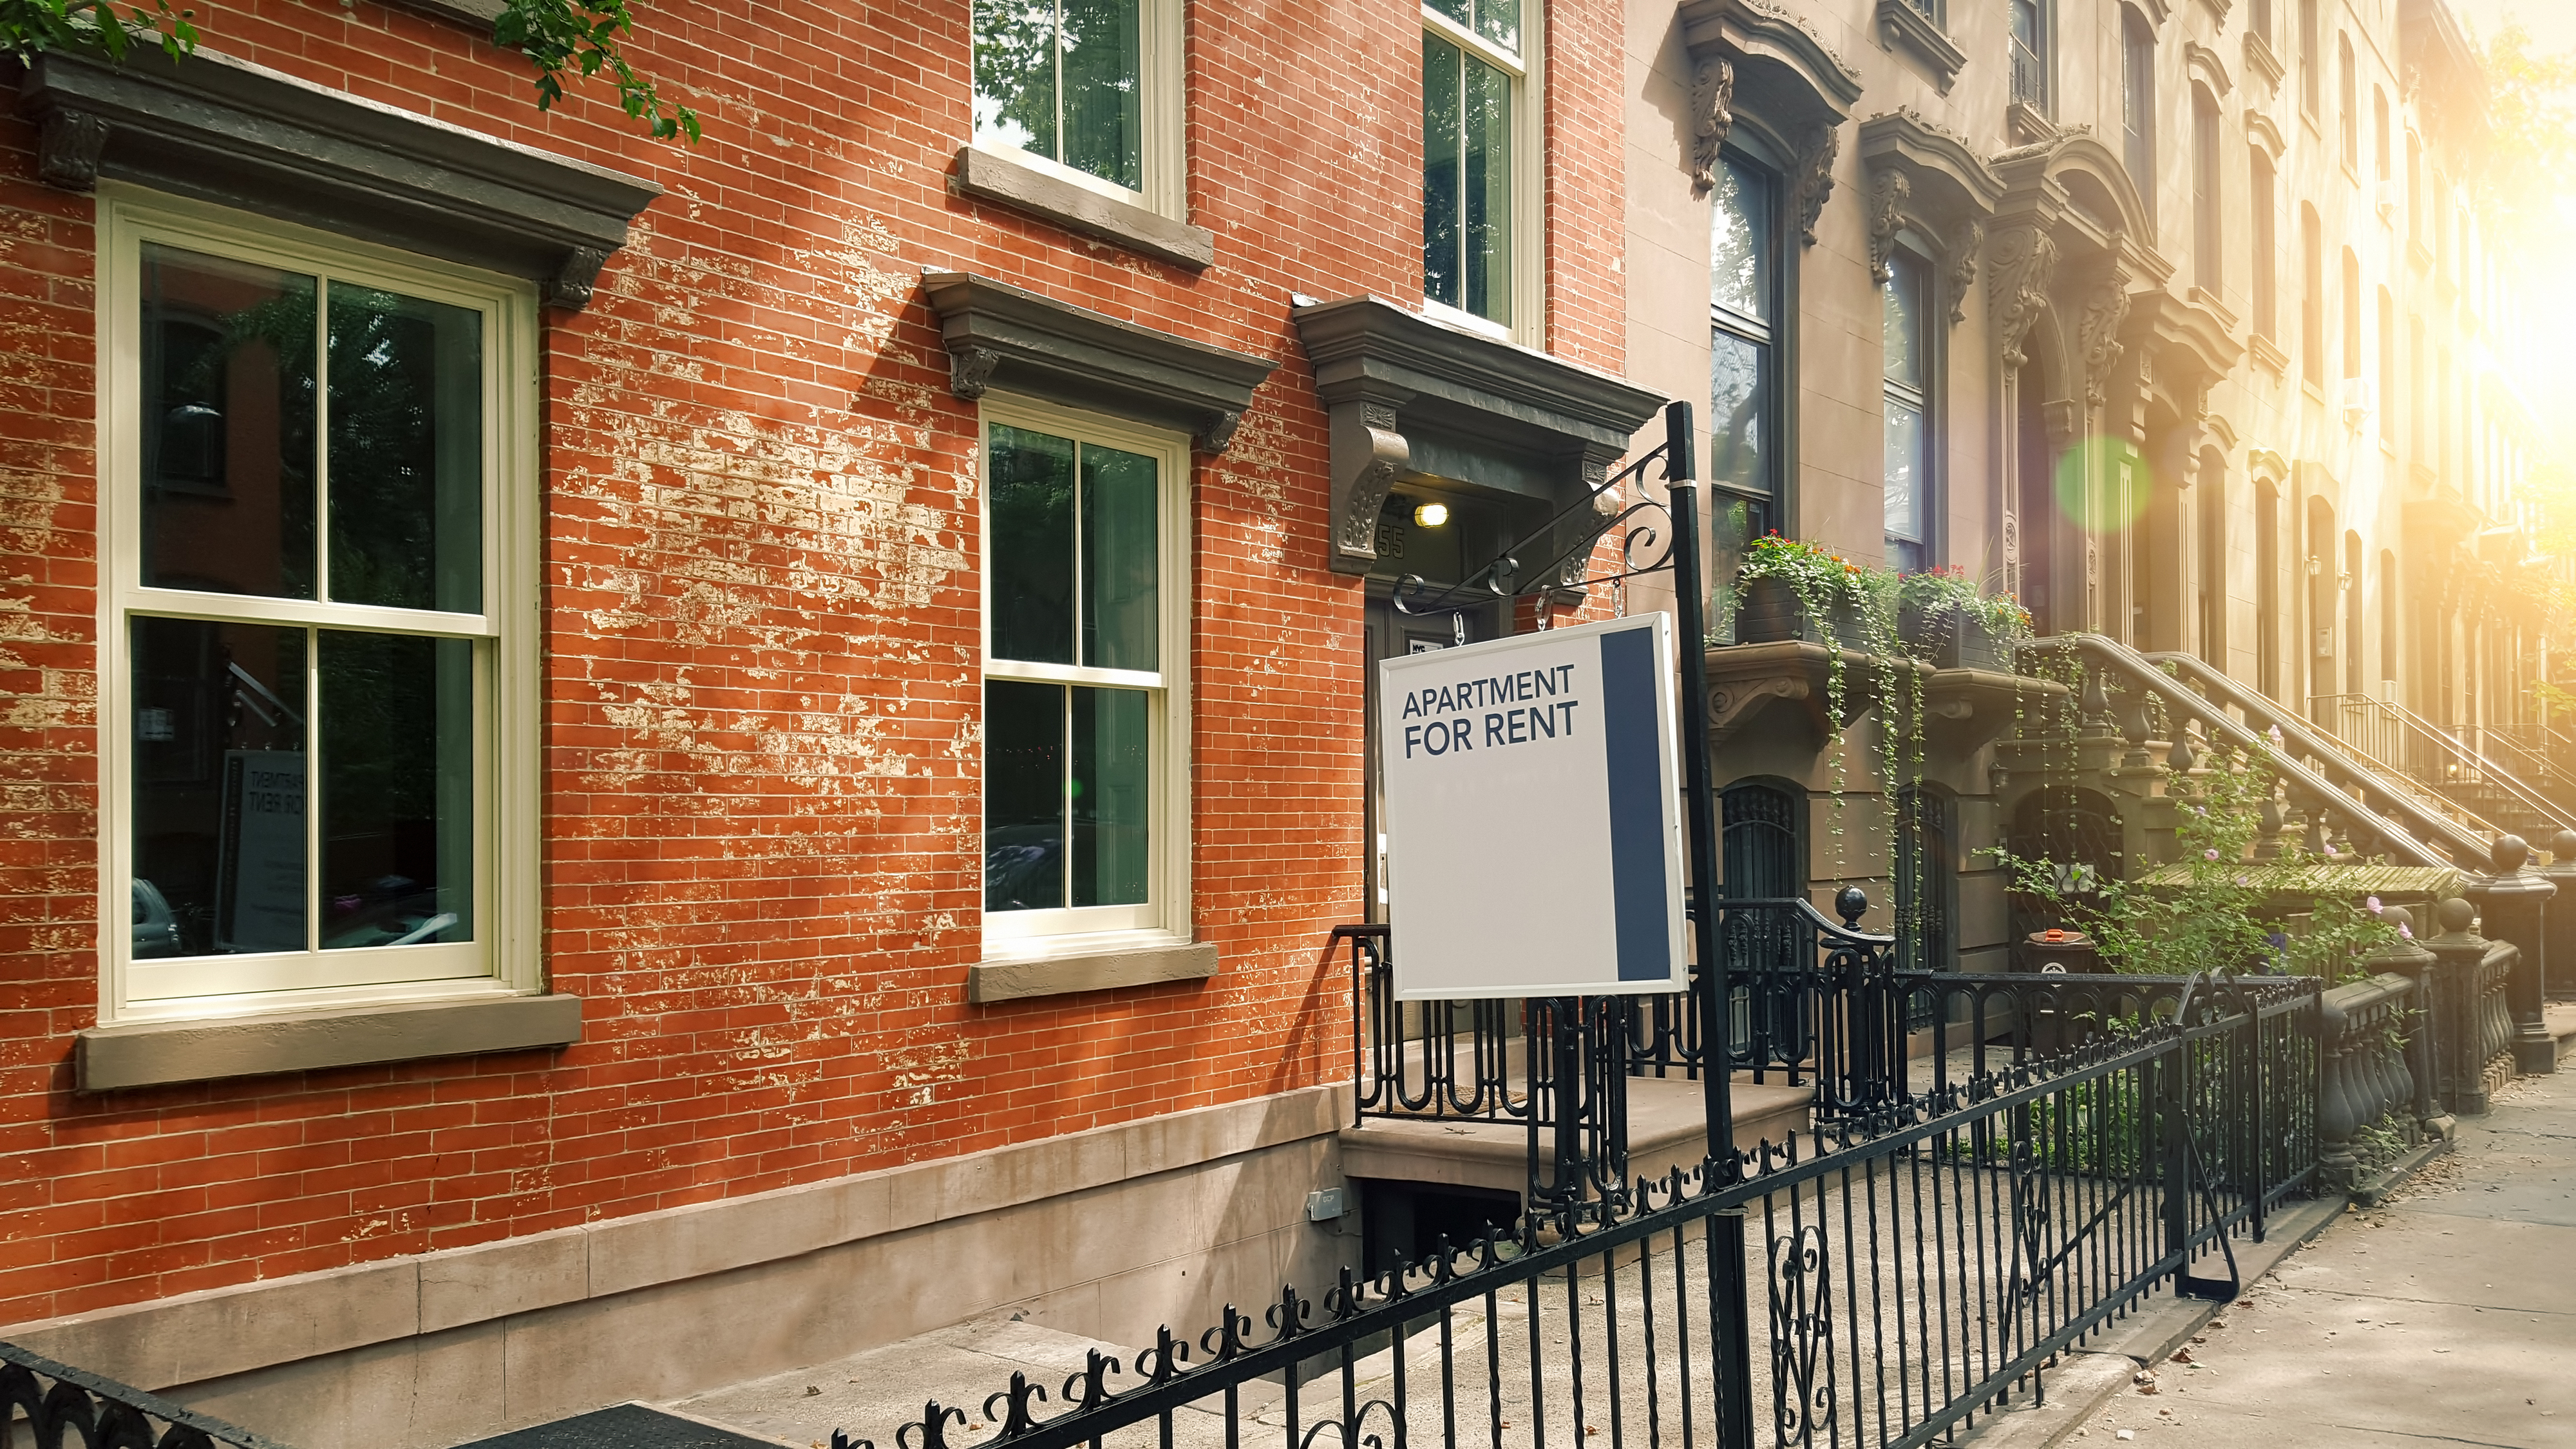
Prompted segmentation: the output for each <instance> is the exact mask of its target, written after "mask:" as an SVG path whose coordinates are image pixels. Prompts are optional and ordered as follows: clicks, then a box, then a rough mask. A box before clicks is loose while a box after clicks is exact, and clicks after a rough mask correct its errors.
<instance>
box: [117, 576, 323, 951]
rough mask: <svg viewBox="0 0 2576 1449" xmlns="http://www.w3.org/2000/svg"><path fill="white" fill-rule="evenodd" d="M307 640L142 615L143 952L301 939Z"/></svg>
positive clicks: (138, 758) (138, 810) (138, 772)
mask: <svg viewBox="0 0 2576 1449" xmlns="http://www.w3.org/2000/svg"><path fill="white" fill-rule="evenodd" d="M304 639H305V634H304V631H303V630H301V629H280V628H276V627H273V626H270V625H259V624H217V623H211V622H206V621H202V620H196V619H137V620H135V621H134V625H133V633H132V635H131V636H130V647H131V654H132V658H131V664H132V667H133V670H134V722H133V724H134V755H133V770H134V775H133V780H134V858H133V873H134V888H133V895H134V956H135V959H137V960H150V959H153V958H156V957H166V956H205V955H211V954H217V953H222V952H229V951H301V950H303V949H305V939H304V897H305V882H304V853H305V852H304V755H305V744H304V737H305V735H304V699H305V680H304V669H305V659H304V647H305V646H304Z"/></svg>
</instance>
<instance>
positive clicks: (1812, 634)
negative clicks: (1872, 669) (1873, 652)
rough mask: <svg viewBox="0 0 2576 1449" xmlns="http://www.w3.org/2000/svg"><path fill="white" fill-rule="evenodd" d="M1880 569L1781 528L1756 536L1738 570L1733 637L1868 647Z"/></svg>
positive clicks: (1748, 640) (1749, 641) (1746, 640)
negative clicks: (1784, 532) (1791, 535)
mask: <svg viewBox="0 0 2576 1449" xmlns="http://www.w3.org/2000/svg"><path fill="white" fill-rule="evenodd" d="M1878 582H1879V576H1878V573H1877V571H1876V570H1874V569H1868V568H1864V567H1862V566H1861V565H1859V564H1856V563H1853V562H1851V561H1850V560H1849V559H1846V558H1844V557H1843V556H1842V555H1840V554H1837V553H1829V552H1827V551H1826V550H1824V549H1821V548H1818V547H1817V546H1816V545H1814V544H1812V543H1805V542H1802V541H1800V540H1798V539H1794V538H1782V537H1781V536H1780V535H1779V534H1777V533H1771V534H1765V535H1764V536H1762V537H1760V538H1757V539H1755V540H1753V542H1752V543H1750V544H1748V545H1747V546H1746V547H1745V550H1744V564H1743V567H1741V568H1739V569H1738V570H1736V574H1735V583H1736V595H1737V598H1738V601H1739V602H1738V603H1737V605H1736V614H1735V637H1736V640H1737V642H1739V643H1744V644H1776V643H1780V642H1783V641H1787V640H1803V641H1806V642H1808V643H1812V644H1833V645H1839V646H1841V647H1842V648H1845V649H1866V648H1868V647H1869V630H1868V627H1867V625H1866V623H1865V622H1864V621H1865V620H1866V618H1867V616H1868V613H1869V611H1870V610H1871V609H1872V608H1874V607H1876V605H1877V602H1878V601H1877V599H1876V597H1875V593H1876V588H1875V586H1876V585H1877V583H1878Z"/></svg>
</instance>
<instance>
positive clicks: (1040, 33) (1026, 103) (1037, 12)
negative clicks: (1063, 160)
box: [973, 0, 1056, 158]
mask: <svg viewBox="0 0 2576 1449" xmlns="http://www.w3.org/2000/svg"><path fill="white" fill-rule="evenodd" d="M1055 34H1056V24H1055V0H975V98H974V102H973V104H974V111H975V140H976V141H977V142H978V143H979V144H990V145H1002V146H1015V147H1018V148H1019V149H1020V150H1023V151H1028V152H1033V153H1035V154H1037V155H1040V156H1045V157H1049V158H1053V157H1054V156H1055V155H1056V144H1055V138H1056V124H1055V67H1056V55H1055Z"/></svg>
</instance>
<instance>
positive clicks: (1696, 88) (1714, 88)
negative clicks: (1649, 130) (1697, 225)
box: [1690, 56, 1735, 201]
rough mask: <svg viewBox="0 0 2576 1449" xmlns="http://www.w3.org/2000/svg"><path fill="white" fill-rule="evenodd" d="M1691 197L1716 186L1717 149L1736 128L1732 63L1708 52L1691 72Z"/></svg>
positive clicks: (1693, 197) (1693, 198) (1721, 149)
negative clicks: (1706, 56) (1708, 54)
mask: <svg viewBox="0 0 2576 1449" xmlns="http://www.w3.org/2000/svg"><path fill="white" fill-rule="evenodd" d="M1690 118H1691V199H1692V200H1694V201H1697V200H1699V199H1701V198H1703V197H1705V196H1707V195H1708V194H1709V193H1710V192H1711V191H1714V190H1715V189H1717V164H1718V163H1717V158H1718V153H1719V152H1721V151H1723V150H1725V149H1726V136H1727V133H1728V132H1729V131H1732V130H1734V129H1735V65H1734V62H1732V61H1729V60H1728V59H1727V58H1726V57H1724V56H1710V57H1709V58H1707V59H1706V60H1703V61H1701V62H1700V63H1699V65H1698V66H1697V67H1696V68H1695V69H1693V70H1692V72H1691V94H1690Z"/></svg>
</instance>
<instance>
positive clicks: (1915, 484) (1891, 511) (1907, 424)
mask: <svg viewBox="0 0 2576 1449" xmlns="http://www.w3.org/2000/svg"><path fill="white" fill-rule="evenodd" d="M1883 505H1884V507H1883V511H1884V512H1885V514H1886V529H1887V539H1888V542H1889V544H1890V545H1894V544H1898V543H1911V544H1920V543H1922V542H1923V540H1924V528H1923V410H1922V409H1921V408H1919V407H1916V406H1915V405H1914V404H1912V403H1910V402H1907V401H1905V400H1904V399H1902V398H1899V397H1897V396H1896V395H1894V394H1892V393H1891V394H1889V395H1888V398H1887V487H1886V492H1885V494H1884V495H1883ZM1891 551H1892V552H1900V551H1897V550H1891ZM1915 553H1916V557H1914V558H1913V559H1912V560H1910V561H1908V560H1906V559H1902V558H1897V557H1891V558H1890V559H1889V560H1888V562H1890V563H1892V564H1895V565H1897V566H1898V567H1900V568H1905V569H1913V568H1919V567H1921V563H1922V561H1921V558H1920V550H1916V551H1915Z"/></svg>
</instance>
